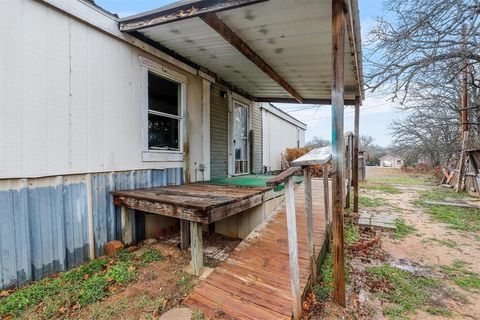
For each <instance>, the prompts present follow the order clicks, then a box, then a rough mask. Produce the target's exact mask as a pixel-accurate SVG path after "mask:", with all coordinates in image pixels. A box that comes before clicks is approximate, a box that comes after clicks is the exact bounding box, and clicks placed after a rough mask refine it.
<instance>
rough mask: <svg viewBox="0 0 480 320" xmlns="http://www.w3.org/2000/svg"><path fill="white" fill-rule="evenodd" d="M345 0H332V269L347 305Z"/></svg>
mask: <svg viewBox="0 0 480 320" xmlns="http://www.w3.org/2000/svg"><path fill="white" fill-rule="evenodd" d="M343 7H344V1H343V0H332V54H333V57H332V58H333V77H332V158H333V172H334V176H333V182H334V184H333V185H334V188H333V206H332V207H333V210H332V235H333V272H334V298H335V301H336V302H337V303H338V304H339V305H341V306H345V271H344V243H343V199H344V193H345V192H344V189H345V179H344V167H345V166H344V163H345V162H344V154H345V138H344V132H343V119H344V98H343V92H344V60H345V29H344V28H345V24H344V13H343Z"/></svg>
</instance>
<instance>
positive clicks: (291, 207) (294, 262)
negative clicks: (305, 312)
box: [285, 176, 302, 320]
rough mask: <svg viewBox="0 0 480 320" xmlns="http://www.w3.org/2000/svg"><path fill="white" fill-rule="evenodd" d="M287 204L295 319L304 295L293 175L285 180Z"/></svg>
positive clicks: (298, 315) (300, 311) (289, 255)
mask: <svg viewBox="0 0 480 320" xmlns="http://www.w3.org/2000/svg"><path fill="white" fill-rule="evenodd" d="M285 206H286V211H287V230H288V257H289V260H290V281H291V287H292V301H293V319H295V320H297V319H300V317H301V316H302V295H301V293H300V273H299V265H298V247H297V221H296V218H295V193H294V185H293V176H292V177H289V178H288V180H287V181H285Z"/></svg>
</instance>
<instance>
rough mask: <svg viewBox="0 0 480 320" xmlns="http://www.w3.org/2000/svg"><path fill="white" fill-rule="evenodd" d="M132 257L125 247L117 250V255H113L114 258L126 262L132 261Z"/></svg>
mask: <svg viewBox="0 0 480 320" xmlns="http://www.w3.org/2000/svg"><path fill="white" fill-rule="evenodd" d="M133 258H134V256H133V254H132V253H131V252H130V251H128V250H127V249H125V248H123V249H120V250H119V251H118V253H117V256H116V257H115V260H117V261H123V262H128V261H132V260H133Z"/></svg>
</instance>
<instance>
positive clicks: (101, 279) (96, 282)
mask: <svg viewBox="0 0 480 320" xmlns="http://www.w3.org/2000/svg"><path fill="white" fill-rule="evenodd" d="M106 286H107V279H106V278H105V276H103V275H95V276H92V277H90V278H88V279H87V280H85V281H83V282H82V283H81V285H80V286H79V288H78V289H79V291H78V296H77V301H78V303H79V304H80V305H81V306H82V307H83V306H85V305H87V304H91V303H94V302H97V301H99V300H101V299H103V298H104V297H106V296H107V292H106V291H105V287H106Z"/></svg>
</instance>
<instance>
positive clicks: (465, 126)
mask: <svg viewBox="0 0 480 320" xmlns="http://www.w3.org/2000/svg"><path fill="white" fill-rule="evenodd" d="M466 28H467V27H466V25H465V24H464V25H463V30H462V35H463V36H462V43H463V45H462V55H463V59H462V64H463V67H462V100H461V102H462V133H461V138H462V140H463V139H464V134H465V132H466V131H468V87H467V80H468V63H467V59H466V58H465V51H466V45H467V44H466V43H467V30H466Z"/></svg>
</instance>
